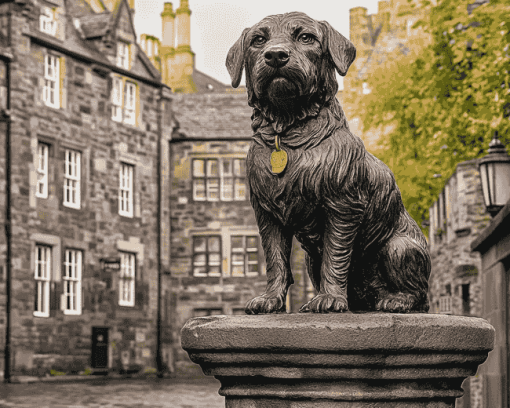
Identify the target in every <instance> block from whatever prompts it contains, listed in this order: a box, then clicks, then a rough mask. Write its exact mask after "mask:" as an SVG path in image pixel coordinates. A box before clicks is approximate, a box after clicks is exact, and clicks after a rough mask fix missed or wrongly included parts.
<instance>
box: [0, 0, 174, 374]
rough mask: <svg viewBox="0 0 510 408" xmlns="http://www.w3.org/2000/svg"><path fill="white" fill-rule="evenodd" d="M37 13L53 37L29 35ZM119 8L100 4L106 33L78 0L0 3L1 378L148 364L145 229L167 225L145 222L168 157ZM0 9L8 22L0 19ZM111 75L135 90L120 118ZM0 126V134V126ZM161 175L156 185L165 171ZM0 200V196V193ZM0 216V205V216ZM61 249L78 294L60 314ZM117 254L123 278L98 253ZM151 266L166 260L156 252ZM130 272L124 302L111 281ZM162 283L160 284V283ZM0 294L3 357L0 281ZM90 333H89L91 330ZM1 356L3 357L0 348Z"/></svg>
mask: <svg viewBox="0 0 510 408" xmlns="http://www.w3.org/2000/svg"><path fill="white" fill-rule="evenodd" d="M46 10H50V11H46ZM42 13H49V15H50V16H53V17H51V18H53V19H54V21H55V22H56V32H55V35H51V34H48V33H45V32H43V31H41V25H40V18H41V17H40V16H41V14H42ZM130 13H131V12H130V8H129V4H128V2H127V1H125V0H122V1H120V0H119V1H118V2H116V6H115V8H114V12H113V13H112V12H110V11H109V10H104V12H103V13H102V14H101V18H102V19H104V18H106V19H107V20H106V23H107V25H108V26H109V27H110V30H109V31H108V32H109V34H108V35H109V37H108V38H106V37H105V34H104V32H103V31H101V30H102V28H101V30H99V31H98V32H97V33H96V34H97V35H95V34H94V33H91V31H93V30H94V29H96V28H97V27H98V26H94V25H93V24H92V25H91V24H90V22H91V21H95V20H94V19H96V17H97V16H96V15H95V14H94V12H93V11H92V9H91V7H90V6H88V5H87V3H84V2H78V1H74V0H65V1H63V0H57V1H54V2H52V3H51V4H50V3H46V2H45V1H36V0H34V1H26V2H6V3H3V4H2V5H0V22H1V25H2V27H1V29H0V32H1V34H2V35H3V37H2V40H3V41H4V43H3V44H2V46H3V47H4V48H3V49H2V51H3V52H4V53H7V52H10V53H11V54H12V55H13V58H12V60H11V61H10V63H9V70H10V85H9V84H5V81H6V74H5V72H6V70H7V69H8V68H7V64H4V65H3V66H2V70H1V72H2V81H4V82H3V84H2V85H5V86H10V89H9V95H10V111H9V112H8V114H10V121H11V126H10V132H11V134H10V137H11V145H10V146H8V147H9V148H10V149H11V157H12V165H11V166H10V169H11V173H12V174H11V181H12V185H11V192H12V193H11V194H12V198H11V213H12V229H11V231H12V236H11V246H12V259H11V260H8V259H6V245H7V239H8V237H7V236H6V235H4V233H3V229H2V233H1V234H0V265H1V272H2V273H1V274H0V276H1V277H0V285H4V283H5V265H6V263H7V262H9V261H10V262H11V265H12V281H11V287H12V298H11V344H12V352H11V370H12V375H38V376H43V375H50V374H54V373H57V372H58V373H65V374H78V373H87V372H92V371H94V369H96V370H100V371H101V370H102V371H105V372H109V371H116V372H143V371H147V370H149V371H150V370H154V369H155V367H156V317H157V307H158V256H159V254H158V249H157V245H156V244H157V242H158V228H160V229H161V230H162V236H163V238H162V241H163V242H162V248H167V250H168V242H166V241H165V239H166V240H167V241H169V233H168V222H166V223H165V222H162V223H161V225H160V226H158V222H159V221H158V220H159V217H158V183H157V180H158V172H160V171H161V169H163V170H164V168H165V166H166V168H168V159H167V158H165V159H162V161H161V165H162V167H161V168H159V167H158V149H162V150H163V152H166V153H168V142H164V140H165V138H166V139H168V138H169V137H170V133H171V119H168V118H167V119H165V120H163V118H164V115H165V114H166V115H167V116H168V108H165V100H164V98H162V95H163V94H162V92H163V90H164V88H165V87H164V85H163V84H162V83H161V81H160V77H159V75H158V73H157V71H155V70H154V69H153V68H151V67H150V62H149V61H148V59H147V58H146V57H145V56H144V55H143V52H141V51H138V50H139V48H138V46H137V45H136V43H135V39H136V35H135V33H134V31H133V26H132V21H131V16H130ZM114 14H115V15H114ZM113 15H114V17H112V16H113ZM6 19H9V20H10V21H9V23H8V24H7V23H5V21H6ZM80 21H81V25H80ZM9 27H11V29H10V30H8V28H9ZM95 27H96V28H95ZM7 38H9V42H6V39H7ZM88 38H94V39H93V40H90V41H89V40H88ZM118 38H122V39H123V41H125V44H128V45H129V47H130V48H129V49H130V51H129V52H130V54H129V58H130V62H129V68H127V69H125V68H118V67H117V65H116V47H115V45H116V44H117V42H116V41H117V39H118ZM117 46H118V45H117ZM48 55H50V56H52V57H54V58H56V59H58V61H59V65H57V67H59V69H58V70H57V72H56V74H55V73H54V75H56V77H57V82H56V83H57V86H58V87H59V94H57V98H58V103H57V106H54V107H51V106H48V105H47V103H45V101H44V96H43V93H44V92H45V88H46V87H47V83H48V82H47V78H48V75H51V73H48V71H46V70H45V61H46V60H47V58H48V57H47V56H48ZM114 75H118V76H119V77H121V78H122V80H124V81H131V83H132V84H134V89H136V94H135V95H134V101H135V102H134V107H133V112H134V115H135V118H134V120H133V122H132V124H127V123H122V122H118V121H114V120H113V119H112V98H113V97H112V77H113V76H114ZM45 78H46V79H45ZM166 91H167V92H168V88H166ZM2 94H3V92H2ZM126 98H127V97H126ZM124 103H126V102H124ZM167 105H168V104H167ZM2 108H3V109H5V106H2ZM165 109H166V110H165ZM165 126H166V127H165ZM1 130H2V132H3V133H2V135H3V136H2V140H5V139H4V132H6V131H7V130H6V126H5V123H2V124H1ZM41 145H43V146H44V147H43V148H41ZM165 146H166V147H165ZM5 148H6V146H5V144H4V143H3V144H2V146H1V147H0V158H1V160H2V163H1V166H0V167H1V169H2V170H0V175H1V180H2V181H0V193H1V197H2V198H4V197H5V185H6V184H5V183H6V175H5V172H4V169H5ZM69 151H72V152H77V154H79V156H80V157H81V165H80V166H79V170H78V171H79V178H80V188H79V195H80V198H81V199H80V202H79V205H78V207H77V208H71V207H69V206H66V205H64V201H65V200H64V184H65V182H66V175H65V162H66V161H65V160H66V152H69ZM41 152H47V160H46V177H47V194H46V195H45V196H41V194H38V192H39V190H38V179H40V178H41V177H42V176H41V171H40V168H41V162H40V160H39V159H40V157H41ZM42 155H43V156H44V153H43V154H42ZM167 157H168V155H167ZM123 165H127V166H129V167H130V168H131V169H133V173H132V176H131V183H132V186H131V187H130V188H131V189H130V192H131V194H132V196H131V199H132V210H131V211H132V213H131V215H127V216H123V215H120V214H119V212H120V211H119V205H120V204H119V202H120V201H119V195H120V192H119V190H120V187H119V177H120V176H119V173H120V170H121V166H123ZM43 167H44V166H43ZM43 173H44V170H43ZM162 181H163V183H162V185H164V181H165V180H164V177H163V180H162ZM163 193H164V192H163ZM163 196H164V194H163ZM0 201H1V203H2V204H0V206H3V205H4V202H5V200H3V199H0ZM162 204H165V203H164V202H163V203H162ZM164 214H165V213H163V215H164ZM166 214H168V211H166ZM4 215H5V211H4V209H3V208H2V213H1V215H0V217H4ZM167 216H168V215H167ZM167 219H168V218H167ZM4 221H5V219H2V222H4ZM165 231H166V233H165ZM165 237H166V238H165ZM39 247H40V248H45V249H47V250H48V252H47V254H49V255H48V257H47V258H46V260H47V261H48V262H49V265H50V266H49V276H48V277H47V278H48V281H49V284H48V286H42V287H43V288H46V287H48V292H42V293H43V294H42V295H41V294H39V295H37V293H38V292H37V291H38V286H37V285H39V282H40V281H37V279H34V273H35V274H36V275H37V273H38V272H37V270H36V269H35V268H36V265H37V262H38V260H39V258H38V255H37V253H38V252H37V250H36V248H39ZM68 251H73V252H74V253H78V252H79V253H80V254H81V256H82V262H81V275H82V276H81V282H80V285H81V288H80V293H79V294H75V295H76V296H78V297H77V298H75V301H77V302H79V301H80V300H79V299H80V297H81V304H80V305H79V307H76V309H77V310H74V313H68V312H69V310H68V309H69V305H66V302H67V298H66V295H65V293H66V287H67V286H66V285H67V284H68V281H67V280H66V279H65V268H66V263H65V262H66V260H67V258H66V255H65V254H66V253H68ZM45 253H46V252H45ZM121 254H129V256H133V259H135V266H134V278H127V279H128V281H126V280H122V279H121V275H120V271H119V269H109V268H107V267H105V263H104V262H103V261H104V260H105V259H110V260H111V259H114V260H118V259H119V257H120V256H121ZM161 262H162V265H163V267H164V266H165V264H166V265H167V266H166V267H168V254H167V255H166V257H163V259H162V261H161ZM36 278H37V276H36ZM129 279H132V280H133V281H134V284H133V286H131V289H129V293H130V295H129V296H131V300H132V301H133V303H132V304H131V305H120V303H121V300H120V299H119V296H120V290H121V289H120V288H121V287H122V284H121V282H124V283H123V284H126V282H131V280H129ZM43 285H46V284H45V283H44V284H43ZM43 290H44V291H45V290H46V289H43ZM166 290H167V288H166V286H164V287H163V288H162V291H163V292H165V291H166ZM126 291H128V289H126ZM0 293H1V295H0V313H1V315H0V350H2V351H0V354H2V352H3V350H4V340H5V332H4V330H5V319H4V316H5V308H4V306H5V296H4V293H5V291H4V287H2V286H0ZM76 293H78V292H76ZM47 295H49V303H48V304H49V310H47V313H46V310H45V306H44V307H43V306H38V305H37V302H38V300H37V299H38V296H39V299H40V301H41V304H44V303H45V302H46V301H48V300H47V299H46V298H45V296H47ZM34 300H35V303H36V305H34ZM131 300H130V301H131ZM130 301H129V302H130ZM38 308H39V310H40V311H39V312H38V313H36V311H37V309H38ZM163 315H164V317H165V314H164V313H163ZM93 333H96V334H97V333H101V334H98V336H97V338H96V339H95V340H94V338H93ZM165 333H167V334H168V336H169V335H170V334H171V332H170V330H167V331H165V332H164V333H163V334H164V335H163V338H165ZM166 339H167V340H168V341H169V338H168V337H166ZM96 341H97V342H96ZM95 342H96V343H95ZM94 347H96V349H94ZM99 349H101V351H98V350H99ZM94 350H95V351H94ZM98 353H99V354H98ZM163 356H164V360H165V364H167V366H171V364H172V352H171V348H170V347H169V346H168V347H166V348H164V349H163ZM0 365H2V366H3V358H2V362H1V363H0ZM0 368H1V367H0Z"/></svg>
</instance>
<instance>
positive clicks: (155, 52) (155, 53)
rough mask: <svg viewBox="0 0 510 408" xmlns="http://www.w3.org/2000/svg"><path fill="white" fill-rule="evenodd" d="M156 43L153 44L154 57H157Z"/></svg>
mask: <svg viewBox="0 0 510 408" xmlns="http://www.w3.org/2000/svg"><path fill="white" fill-rule="evenodd" d="M158 52H159V50H158V43H157V42H154V56H155V57H157V56H158Z"/></svg>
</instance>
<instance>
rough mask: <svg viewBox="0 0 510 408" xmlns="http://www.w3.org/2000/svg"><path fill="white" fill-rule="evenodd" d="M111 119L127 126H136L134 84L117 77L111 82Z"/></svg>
mask: <svg viewBox="0 0 510 408" xmlns="http://www.w3.org/2000/svg"><path fill="white" fill-rule="evenodd" d="M111 102H112V119H113V120H114V121H116V122H123V123H126V124H128V125H135V124H136V84H135V83H134V82H130V81H123V80H122V78H120V77H118V76H114V77H113V81H112V94H111Z"/></svg>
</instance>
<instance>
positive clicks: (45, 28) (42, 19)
mask: <svg viewBox="0 0 510 408" xmlns="http://www.w3.org/2000/svg"><path fill="white" fill-rule="evenodd" d="M39 30H41V31H42V32H43V33H46V34H49V35H53V36H54V35H55V34H56V32H57V21H56V20H55V10H54V9H52V8H50V7H43V8H42V9H41V14H40V16H39Z"/></svg>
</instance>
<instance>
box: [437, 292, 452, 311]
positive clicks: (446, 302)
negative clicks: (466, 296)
mask: <svg viewBox="0 0 510 408" xmlns="http://www.w3.org/2000/svg"><path fill="white" fill-rule="evenodd" d="M439 313H443V314H451V313H452V297H451V296H441V297H440V298H439Z"/></svg>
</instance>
